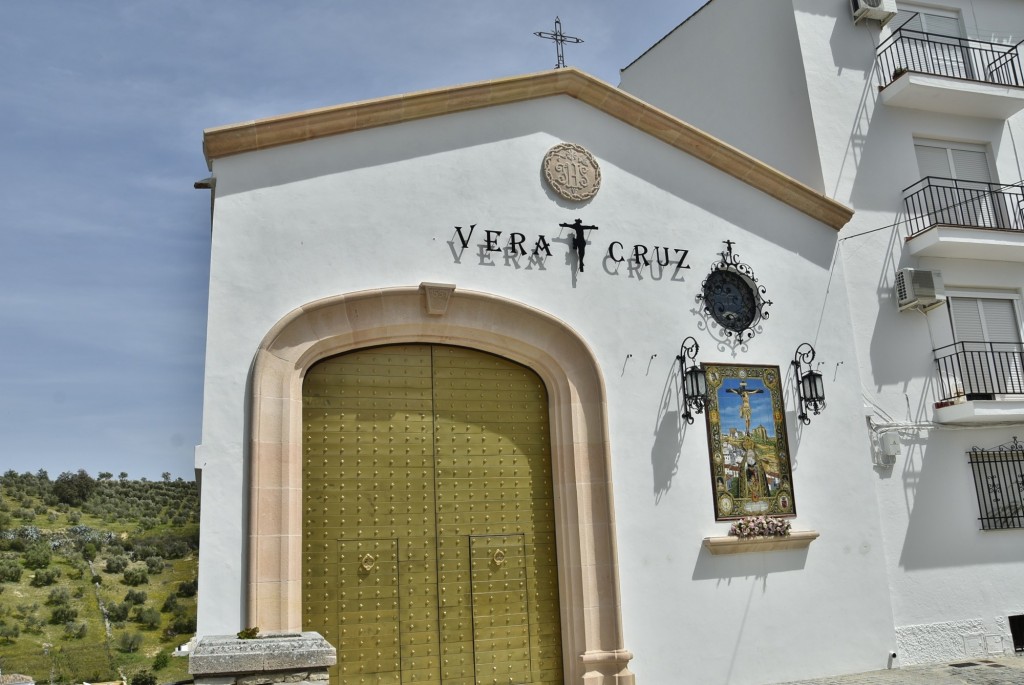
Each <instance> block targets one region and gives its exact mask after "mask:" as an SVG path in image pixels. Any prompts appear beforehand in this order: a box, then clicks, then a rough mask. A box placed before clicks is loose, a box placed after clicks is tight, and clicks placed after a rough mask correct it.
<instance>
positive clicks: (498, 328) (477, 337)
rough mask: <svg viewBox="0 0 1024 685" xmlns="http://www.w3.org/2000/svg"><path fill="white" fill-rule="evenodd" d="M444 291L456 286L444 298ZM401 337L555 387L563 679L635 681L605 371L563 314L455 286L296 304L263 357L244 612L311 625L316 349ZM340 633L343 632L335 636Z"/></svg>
mask: <svg viewBox="0 0 1024 685" xmlns="http://www.w3.org/2000/svg"><path fill="white" fill-rule="evenodd" d="M446 295H447V297H445V296H446ZM399 342H428V343H442V344H447V345H459V346H464V347H471V348H475V349H479V350H483V351H486V352H490V353H492V354H497V355H500V356H503V357H507V358H508V359H511V360H513V361H516V362H519V363H521V364H524V365H526V366H528V367H530V368H532V369H533V370H534V371H535V372H537V374H538V375H540V377H541V378H542V379H543V381H544V383H545V385H546V386H547V389H548V399H549V404H550V412H551V416H550V424H551V448H552V473H553V478H554V491H555V519H556V523H555V525H556V534H557V544H558V557H559V594H560V603H561V607H560V609H561V614H562V630H563V636H562V645H563V649H564V652H565V654H566V655H567V657H566V659H565V673H566V676H567V682H573V683H580V682H583V683H588V684H600V683H615V684H616V685H632V684H633V683H634V676H633V674H632V673H631V672H630V671H629V668H628V662H629V660H630V659H631V658H632V654H631V653H630V652H629V651H627V650H626V649H625V648H624V646H623V639H622V623H621V617H620V609H619V588H618V565H617V560H616V550H615V527H614V511H615V510H614V506H613V504H612V489H611V471H610V453H609V443H608V435H607V418H606V415H607V406H606V400H605V388H604V382H603V379H602V377H601V372H600V369H599V367H598V364H597V361H596V359H595V358H594V355H593V353H592V351H591V350H590V348H589V347H588V346H587V344H586V343H585V342H584V341H583V340H582V339H581V338H580V336H579V335H578V334H577V333H576V332H575V331H573V330H572V329H571V328H570V327H569V326H567V325H566V324H565V323H564V322H562V321H559V320H558V319H555V318H554V317H552V316H550V315H548V314H545V313H544V312H542V311H540V310H537V309H533V308H530V307H527V306H525V305H522V304H520V303H516V302H513V301H511V300H507V299H504V298H500V297H496V296H494V295H489V294H485V293H479V292H469V291H461V290H455V289H454V288H453V287H452V286H448V287H444V286H435V285H428V284H424V285H423V286H421V287H402V288H389V289H382V290H369V291H362V292H358V293H351V294H347V295H340V296H336V297H331V298H326V299H323V300H318V301H316V302H312V303H309V304H307V305H304V306H302V307H300V308H298V309H296V310H293V311H292V312H290V313H289V314H288V315H286V316H285V317H284V318H283V319H281V320H280V321H279V322H278V323H277V325H276V326H274V328H273V329H271V331H270V332H269V333H268V334H267V335H266V337H265V338H264V339H263V342H262V343H261V344H260V348H259V350H258V352H257V354H256V359H255V363H254V367H253V383H252V387H253V396H252V408H251V411H252V435H251V437H250V455H249V457H250V463H251V471H250V474H251V475H250V503H251V504H250V515H249V585H248V621H247V623H248V625H257V626H260V629H261V630H262V631H271V630H281V631H290V632H296V631H299V630H301V628H302V625H301V623H302V582H301V578H302V514H303V506H302V381H303V377H304V375H305V373H306V370H307V369H309V367H310V366H312V365H313V364H314V363H315V362H316V361H318V360H320V359H323V358H324V357H329V356H332V355H335V354H340V353H342V352H347V351H350V350H354V349H358V348H362V347H370V346H374V345H384V344H391V343H399ZM336 646H337V645H336Z"/></svg>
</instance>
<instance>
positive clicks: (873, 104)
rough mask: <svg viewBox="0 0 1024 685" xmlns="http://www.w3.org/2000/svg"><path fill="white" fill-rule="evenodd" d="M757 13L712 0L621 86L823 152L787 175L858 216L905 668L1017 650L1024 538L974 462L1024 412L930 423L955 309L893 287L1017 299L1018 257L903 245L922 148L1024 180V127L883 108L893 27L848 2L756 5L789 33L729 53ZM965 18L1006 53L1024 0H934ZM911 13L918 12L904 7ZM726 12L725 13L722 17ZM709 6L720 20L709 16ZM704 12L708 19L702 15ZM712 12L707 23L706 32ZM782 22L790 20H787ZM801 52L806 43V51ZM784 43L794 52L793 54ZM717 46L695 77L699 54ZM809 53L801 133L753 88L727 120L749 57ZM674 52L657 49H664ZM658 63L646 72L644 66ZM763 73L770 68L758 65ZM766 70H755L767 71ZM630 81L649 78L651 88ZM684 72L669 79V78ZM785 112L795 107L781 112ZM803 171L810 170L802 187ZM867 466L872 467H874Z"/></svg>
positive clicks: (762, 146) (771, 145)
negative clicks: (939, 143)
mask: <svg viewBox="0 0 1024 685" xmlns="http://www.w3.org/2000/svg"><path fill="white" fill-rule="evenodd" d="M750 4H752V3H745V2H741V1H739V0H715V2H713V3H712V4H711V5H710V6H708V7H707V8H705V9H704V10H703V11H702V12H701V13H699V14H698V15H696V16H695V17H694V19H692V20H691V21H690V22H687V23H686V24H684V25H683V26H682V27H681V28H680V29H678V30H677V31H676V32H675V33H674V34H673V35H672V36H670V37H669V39H667V40H666V41H664V42H663V43H662V44H661V45H660V46H659V47H658V48H656V49H655V50H654V51H652V53H651V54H650V56H647V57H644V58H643V59H641V62H640V64H639V65H634V66H633V67H630V69H628V70H627V71H626V72H625V73H624V76H623V86H624V87H626V88H627V89H633V88H634V87H636V88H638V90H637V91H636V92H638V93H642V94H643V95H645V96H648V97H655V96H654V95H653V93H654V91H656V90H657V86H658V84H659V83H671V84H672V88H671V89H670V93H687V94H688V97H686V98H685V99H684V98H682V97H676V99H674V100H673V99H671V98H672V95H665V96H664V98H663V99H662V102H664V103H666V106H667V107H669V109H670V111H673V112H675V113H677V114H682V115H683V116H684V117H687V118H689V120H692V121H707V120H714V121H715V122H716V124H710V125H711V126H715V125H717V128H713V129H712V130H715V131H716V133H718V134H719V135H721V136H722V137H723V138H724V139H725V140H726V141H729V142H731V143H733V144H737V145H740V146H741V147H742V143H743V142H744V141H746V140H748V139H749V137H750V136H751V133H752V132H754V133H756V135H757V136H758V138H759V147H758V154H760V155H762V157H763V158H765V159H768V160H782V159H784V158H785V155H787V154H791V150H793V149H797V150H805V149H806V146H808V145H813V146H814V147H815V150H814V152H813V154H812V155H811V156H813V157H815V158H816V159H818V160H819V165H818V174H819V175H817V176H816V175H815V174H814V173H810V172H808V171H806V170H801V169H800V167H799V166H796V165H793V166H790V168H791V169H793V170H794V173H796V174H797V176H798V177H799V178H801V179H802V180H804V181H805V182H808V183H811V184H814V183H816V182H818V181H820V182H821V184H822V186H821V187H823V188H824V190H825V192H826V194H827V195H829V196H830V197H833V198H834V199H836V200H839V201H840V202H843V203H846V204H848V205H849V206H851V207H853V208H854V209H855V210H856V214H855V216H854V218H853V220H852V221H851V222H850V223H849V224H848V225H847V226H846V227H845V228H844V229H843V231H842V239H841V241H840V245H841V247H840V253H841V255H842V261H843V263H844V267H845V278H846V284H847V286H848V293H849V297H850V298H851V303H852V304H851V309H852V316H853V330H854V340H855V346H856V348H857V353H858V357H857V358H858V367H859V369H860V375H861V381H860V382H861V389H862V392H863V398H864V403H865V405H866V407H867V410H866V411H867V414H868V416H869V417H870V418H871V420H872V421H873V422H874V423H875V424H876V425H888V426H891V427H895V428H898V429H899V430H900V432H901V435H902V443H903V444H902V447H903V453H902V455H901V456H900V457H899V459H898V461H897V464H896V466H895V467H894V468H892V469H880V468H879V469H875V472H874V474H873V480H874V487H875V490H876V492H877V495H878V501H879V506H880V510H881V514H882V521H883V533H884V540H885V552H886V559H887V566H888V583H889V586H890V589H891V593H892V606H893V613H894V620H895V625H896V629H897V633H898V635H899V642H900V650H899V652H900V662H901V663H904V664H910V663H918V662H926V661H940V660H950V659H956V658H960V657H963V656H965V655H969V654H968V648H965V641H964V635H974V634H975V633H976V632H977V631H979V630H980V631H982V632H983V633H988V634H998V635H1002V636H1004V637H1005V642H1004V644H1006V645H1007V646H1008V645H1009V644H1010V643H1009V631H1008V628H1007V626H1006V617H1007V616H1008V615H1012V614H1017V613H1021V611H1022V609H1024V601H1022V600H1021V598H1020V597H1019V595H1018V594H1015V591H1014V588H1019V587H1020V586H1021V585H1022V583H1024V544H1022V537H1021V536H1022V533H1021V531H1010V532H1007V531H1001V532H982V531H980V530H979V523H978V520H977V518H978V505H977V500H976V495H975V491H974V482H973V478H972V475H971V472H970V469H969V467H968V465H967V457H966V455H965V452H966V451H967V450H968V449H970V448H971V447H972V446H980V447H994V446H997V445H999V444H1003V443H1006V442H1008V441H1010V440H1011V439H1012V437H1013V436H1014V435H1017V434H1019V431H1020V429H1021V427H1022V426H1024V421H1022V419H1024V416H1018V417H1016V418H1014V419H1013V420H1012V421H1011V422H1010V423H1009V424H1008V425H1000V426H988V427H978V426H975V427H970V428H967V427H948V426H947V427H942V426H935V425H933V424H932V423H931V421H932V419H933V409H932V405H933V403H934V401H935V399H936V396H935V387H934V386H935V381H934V377H935V365H934V361H933V355H932V352H931V351H932V349H933V348H934V347H938V346H940V345H943V344H947V343H949V342H951V332H950V329H949V317H948V313H946V311H945V310H938V311H934V312H932V313H931V314H929V315H928V317H927V318H926V317H924V316H922V315H920V314H918V313H916V312H905V313H900V312H898V311H897V307H896V305H895V303H894V301H893V295H892V286H893V281H894V277H895V272H896V270H897V269H898V268H900V267H916V268H923V269H938V270H941V271H942V273H943V275H944V279H945V283H946V285H947V287H950V288H957V287H959V288H981V289H984V288H993V289H1000V290H1006V291H1017V292H1019V291H1020V290H1021V288H1022V287H1024V267H1022V266H1021V264H1020V263H1017V262H1001V261H981V260H968V259H924V258H922V259H917V258H914V257H911V256H910V255H909V253H908V252H907V251H906V249H905V248H904V238H905V237H906V235H907V233H906V227H905V226H903V225H902V224H901V223H900V222H901V221H902V220H903V219H905V216H904V214H903V203H902V190H903V188H905V187H907V186H909V185H910V184H912V183H914V182H916V181H917V180H919V178H920V173H919V171H918V166H917V161H916V158H915V154H914V148H913V144H914V137H915V136H917V137H922V138H931V139H940V140H950V141H960V142H969V143H975V144H982V145H985V146H987V147H988V148H989V150H990V151H991V154H992V157H993V160H994V166H995V167H996V169H995V171H996V172H997V180H999V181H1000V182H1003V183H1014V182H1017V181H1019V180H1020V179H1021V178H1022V175H1024V174H1022V154H1024V148H1022V144H1024V116H1021V115H1019V114H1018V115H1016V116H1015V117H1013V118H1012V119H1010V120H1009V121H1000V120H994V119H981V118H972V117H963V116H953V115H946V114H940V113H935V112H927V111H921V110H909V109H899V108H895V107H891V106H886V105H883V104H881V103H880V101H879V95H878V83H877V77H876V75H875V73H874V60H875V48H876V47H877V45H878V44H879V43H880V42H881V40H883V39H884V38H885V36H886V35H887V34H888V31H889V30H890V29H880V27H879V25H878V24H877V23H876V22H871V21H866V22H863V23H862V24H861V25H859V26H855V25H854V24H853V21H852V18H851V13H850V4H849V1H848V0H792V1H790V0H777V1H775V2H766V3H763V4H762V3H758V5H759V6H760V7H761V8H762V9H761V11H763V12H769V9H768V7H771V8H772V9H771V11H777V12H779V13H780V14H783V15H785V16H787V17H789V18H791V19H793V20H794V22H795V23H794V29H793V30H792V31H791V32H788V33H787V32H781V31H770V32H769V31H764V32H760V31H759V28H760V27H759V26H757V28H755V24H750V25H746V26H745V27H744V28H742V29H739V30H741V31H749V32H754V33H759V34H760V35H761V38H760V42H758V39H757V38H752V39H750V40H751V42H749V43H745V45H750V46H752V48H751V49H750V50H749V51H748V50H747V49H746V48H744V49H740V50H735V49H734V47H733V46H731V45H730V44H728V43H727V42H726V41H721V42H716V41H714V40H712V39H710V38H709V37H708V36H709V35H714V36H715V37H716V38H718V37H720V36H721V35H722V34H721V33H714V34H712V32H711V30H710V27H711V26H715V27H717V28H719V29H721V28H722V27H725V26H736V21H735V19H734V17H735V14H736V13H738V12H747V11H749V10H750V9H751V8H750V7H749V5H750ZM929 4H930V5H931V6H933V7H940V9H945V10H958V11H960V13H961V16H962V21H963V25H964V28H965V30H966V34H967V35H968V36H972V37H978V38H981V39H984V40H995V41H997V42H1000V43H1010V44H1013V43H1016V42H1018V41H1020V40H1021V39H1022V38H1024V12H1021V8H1020V3H1016V2H1012V1H1007V0H973V1H972V0H946V1H944V2H941V3H929ZM900 7H901V8H902V9H908V8H909V5H908V4H907V3H900ZM716 9H717V11H715V10H716ZM709 10H710V11H709ZM705 15H706V17H705ZM702 17H705V18H704V19H703V22H704V23H703V24H702ZM777 21H778V22H781V21H782V20H777ZM793 41H795V43H794V42H793ZM780 44H784V45H780ZM696 45H700V46H701V49H702V50H704V51H705V52H704V54H703V59H702V60H701V62H700V69H699V70H695V69H694V68H693V67H692V65H693V64H694V63H695V60H694V55H693V52H692V51H693V49H694V47H693V46H696ZM796 46H799V51H800V64H799V66H798V68H791V69H788V71H787V73H788V74H790V75H791V76H790V77H789V79H787V78H786V77H783V76H778V77H777V78H776V79H775V81H774V82H773V83H774V84H776V86H777V88H778V90H777V95H781V94H782V93H789V92H793V91H794V90H795V88H794V86H793V84H792V83H791V82H790V80H791V79H793V78H800V79H805V86H804V90H805V92H806V93H807V98H808V100H807V102H806V103H805V102H804V101H803V100H802V99H800V98H794V99H793V102H792V106H793V112H794V121H799V122H800V124H801V128H804V127H806V130H804V131H802V132H796V131H794V130H793V128H792V127H789V128H787V127H786V126H784V125H776V124H775V123H774V118H773V117H770V116H769V117H765V116H762V115H761V112H762V108H763V107H765V106H766V105H767V107H768V108H769V111H771V107H772V103H774V102H777V97H775V98H773V97H765V96H764V95H763V93H761V92H759V91H758V90H756V89H750V90H748V91H745V92H743V93H740V95H741V96H743V97H741V98H740V99H739V100H738V101H735V102H730V105H729V107H728V108H727V109H728V110H730V111H733V112H739V113H741V114H737V115H733V116H729V115H728V114H725V115H723V112H722V104H721V101H720V99H719V98H717V97H715V93H716V92H717V91H716V90H715V89H714V88H712V87H711V86H710V84H711V83H713V82H715V81H716V80H717V79H723V80H729V79H735V74H736V72H737V70H742V69H744V65H745V64H746V63H747V62H749V61H750V54H748V52H756V53H757V54H758V55H760V56H764V55H777V54H781V53H782V51H789V50H793V49H795V47H796ZM659 50H660V51H661V53H659V52H658V51H659ZM645 61H649V62H650V63H651V64H650V65H649V66H645V65H644V62H645ZM758 61H759V62H760V60H758ZM759 68H763V67H754V70H753V71H751V72H750V73H752V74H756V73H759V72H758V69H759ZM633 72H636V73H637V74H638V75H639V74H641V73H643V74H649V76H648V77H647V78H646V80H643V81H641V82H640V83H639V84H638V83H637V81H636V80H633ZM670 74H671V75H672V76H671V78H670V77H669V75H670ZM783 106H784V105H783ZM801 174H804V175H803V176H801ZM863 468H865V469H867V470H870V466H867V465H865V466H864V467H863Z"/></svg>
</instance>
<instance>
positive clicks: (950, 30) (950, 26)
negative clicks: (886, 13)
mask: <svg viewBox="0 0 1024 685" xmlns="http://www.w3.org/2000/svg"><path fill="white" fill-rule="evenodd" d="M893 26H894V28H896V27H898V28H906V29H910V30H911V31H924V32H927V33H930V34H934V35H937V36H953V37H955V38H961V37H962V36H961V31H960V20H959V19H958V18H956V17H944V16H942V15H939V14H928V13H927V12H913V11H908V10H900V11H899V13H897V14H896V19H895V21H894V22H893Z"/></svg>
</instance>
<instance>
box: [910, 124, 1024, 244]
mask: <svg viewBox="0 0 1024 685" xmlns="http://www.w3.org/2000/svg"><path fill="white" fill-rule="evenodd" d="M914 153H915V154H916V155H917V167H918V169H919V170H920V172H921V178H926V179H928V183H927V184H926V185H925V186H924V187H923V189H924V195H923V196H922V197H921V198H920V199H919V200H917V201H916V202H915V203H914V210H915V213H917V214H926V215H927V216H928V217H929V224H930V225H935V224H944V225H947V226H970V227H979V228H999V227H1007V226H1009V224H1008V223H1007V219H1006V217H1004V216H1002V215H1003V213H1004V212H1003V205H1002V204H1001V203H1000V202H999V199H998V195H997V194H996V193H994V192H993V191H994V190H996V188H995V186H994V185H993V180H994V179H993V175H992V171H991V170H992V166H991V164H990V163H989V155H988V151H987V150H986V149H985V147H984V146H981V145H973V144H970V143H950V142H944V141H938V140H924V139H915V140H914ZM919 192H920V191H919Z"/></svg>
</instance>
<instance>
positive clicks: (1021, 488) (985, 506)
mask: <svg viewBox="0 0 1024 685" xmlns="http://www.w3.org/2000/svg"><path fill="white" fill-rule="evenodd" d="M967 456H968V462H969V463H970V465H971V471H972V472H973V473H974V490H975V492H976V493H977V495H978V511H979V512H980V516H979V517H978V519H979V520H980V521H981V529H982V530H1001V529H1005V528H1024V445H1021V444H1020V443H1019V442H1017V438H1016V437H1014V438H1013V442H1011V443H1007V444H1005V445H1000V446H999V447H995V448H991V449H982V448H980V447H973V448H971V451H970V452H968V453H967Z"/></svg>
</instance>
